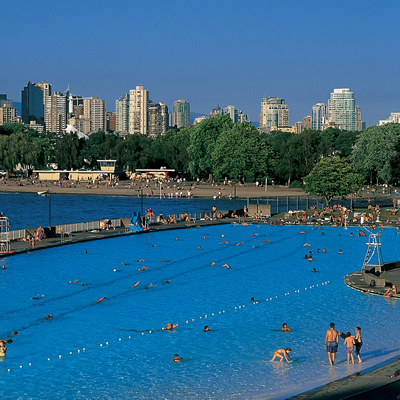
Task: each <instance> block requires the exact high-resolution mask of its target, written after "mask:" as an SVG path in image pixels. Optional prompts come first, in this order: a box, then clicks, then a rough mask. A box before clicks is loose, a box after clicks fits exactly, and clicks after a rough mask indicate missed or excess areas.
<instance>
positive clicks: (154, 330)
mask: <svg viewBox="0 0 400 400" xmlns="http://www.w3.org/2000/svg"><path fill="white" fill-rule="evenodd" d="M328 283H329V281H326V282H322V283H320V284H317V285H312V286H309V287H308V288H307V287H305V288H304V290H307V289H313V288H316V287H319V286H324V285H327V284H328ZM293 293H300V289H298V290H295V291H294V292H293ZM289 294H291V293H290V292H288V293H284V294H283V295H280V296H275V299H278V298H280V297H284V296H288V295H289ZM267 301H272V297H270V298H267V299H265V300H257V301H252V302H251V304H253V305H256V304H261V303H263V302H267ZM242 308H245V304H243V305H241V306H236V307H234V308H231V309H228V310H222V311H218V313H217V312H213V313H211V314H206V315H204V316H199V317H198V318H192V320H191V321H192V322H194V321H196V320H197V319H199V320H200V319H203V318H207V317H211V316H216V315H218V314H224V313H226V312H228V311H234V310H236V311H237V310H239V309H242ZM189 322H190V320H186V321H185V323H186V324H188V323H189ZM177 325H179V324H177ZM157 331H159V330H158V329H153V330H149V331H147V332H141V334H142V335H145V334H150V333H154V332H157ZM128 339H132V336H128V337H127V338H118V339H114V340H109V341H106V342H104V343H100V344H99V345H98V346H92V347H83V348H82V349H77V350H76V353H80V352H85V351H86V350H87V349H95V348H96V347H97V348H98V347H107V346H108V345H109V344H111V343H118V342H122V341H124V340H128ZM72 354H75V353H74V351H70V352H69V353H68V354H64V355H62V354H59V355H58V359H62V358H63V357H66V356H68V355H72ZM54 359H55V358H51V357H48V358H47V359H46V360H44V361H37V362H34V363H32V362H30V363H28V364H27V366H32V365H35V364H39V363H44V362H47V361H52V360H54ZM23 367H24V366H23V365H19V369H22V368H23ZM11 371H14V369H13V368H8V369H7V371H4V372H0V374H4V373H6V372H11Z"/></svg>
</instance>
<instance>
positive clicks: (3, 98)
mask: <svg viewBox="0 0 400 400" xmlns="http://www.w3.org/2000/svg"><path fill="white" fill-rule="evenodd" d="M5 105H8V106H10V107H12V106H13V101H12V100H10V99H7V95H6V94H0V107H4V106H5Z"/></svg>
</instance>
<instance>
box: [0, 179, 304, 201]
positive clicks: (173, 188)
mask: <svg viewBox="0 0 400 400" xmlns="http://www.w3.org/2000/svg"><path fill="white" fill-rule="evenodd" d="M20 182H21V186H20V185H16V184H15V183H14V182H13V181H12V180H9V181H8V182H5V181H3V182H1V183H0V192H20V193H36V192H40V191H44V190H47V189H48V190H49V191H51V193H54V194H80V195H82V194H85V195H107V196H137V195H138V190H141V183H139V182H138V183H137V184H136V186H134V187H128V185H129V183H130V182H129V181H126V182H124V181H122V182H120V183H119V185H118V187H117V188H111V187H109V186H108V185H105V184H101V185H96V186H91V187H90V188H88V187H87V185H86V184H84V183H81V184H69V183H68V184H67V187H60V186H56V185H54V184H52V183H50V182H47V181H43V182H42V183H40V184H38V183H35V184H31V183H30V182H29V181H20ZM191 187H192V186H191V184H190V183H188V182H187V183H186V185H180V184H175V183H173V184H170V185H164V187H163V189H162V191H161V194H162V195H164V194H165V196H167V195H168V193H174V195H175V193H176V192H178V193H179V194H180V192H182V195H183V196H184V197H186V195H187V191H188V190H190V191H191V192H193V196H194V197H210V198H212V197H213V196H217V197H218V195H219V192H221V194H222V197H223V198H228V197H229V194H230V193H232V196H234V194H235V193H234V192H235V189H234V187H233V186H230V185H223V184H222V185H218V186H215V185H214V186H212V185H211V184H208V183H207V184H206V183H200V184H198V185H195V188H194V189H191ZM147 195H149V196H151V195H153V196H155V197H157V196H159V195H160V189H159V187H154V184H152V185H151V187H149V188H145V187H144V188H143V196H147ZM305 195H306V194H305V193H304V192H303V191H302V190H299V189H291V188H288V187H285V186H283V187H281V186H268V187H267V190H265V187H256V186H255V185H254V184H250V183H249V184H246V185H236V197H238V198H246V197H266V196H305Z"/></svg>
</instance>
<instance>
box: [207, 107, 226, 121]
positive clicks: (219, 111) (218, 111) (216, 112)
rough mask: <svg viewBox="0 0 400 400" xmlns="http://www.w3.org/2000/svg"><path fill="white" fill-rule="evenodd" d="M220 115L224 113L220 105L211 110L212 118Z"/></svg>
mask: <svg viewBox="0 0 400 400" xmlns="http://www.w3.org/2000/svg"><path fill="white" fill-rule="evenodd" d="M220 115H224V110H223V109H222V108H221V107H220V106H219V105H218V106H217V107H215V108H213V109H212V110H211V112H210V118H212V117H219V116H220Z"/></svg>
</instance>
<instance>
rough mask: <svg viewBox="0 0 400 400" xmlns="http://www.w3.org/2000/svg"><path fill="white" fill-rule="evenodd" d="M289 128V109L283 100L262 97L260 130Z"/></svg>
mask: <svg viewBox="0 0 400 400" xmlns="http://www.w3.org/2000/svg"><path fill="white" fill-rule="evenodd" d="M271 126H276V127H278V128H281V127H287V126H289V109H288V106H287V104H285V100H284V99H280V98H279V97H262V98H261V113H260V128H263V127H269V128H270V127H271Z"/></svg>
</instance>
